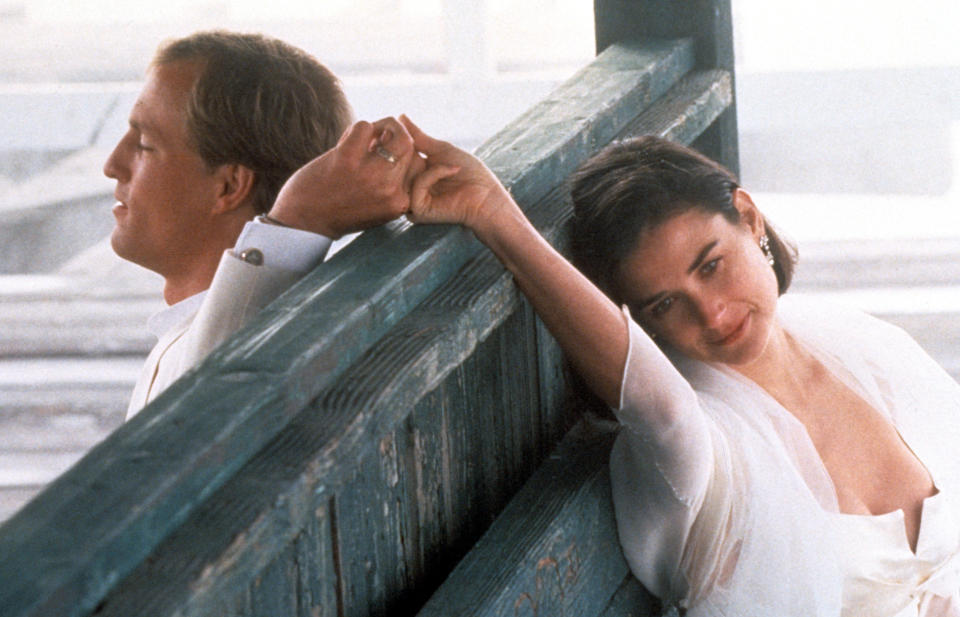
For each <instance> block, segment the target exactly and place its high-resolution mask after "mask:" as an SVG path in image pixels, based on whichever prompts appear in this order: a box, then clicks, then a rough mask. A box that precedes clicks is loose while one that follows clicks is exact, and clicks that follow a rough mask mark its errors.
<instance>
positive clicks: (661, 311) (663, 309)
mask: <svg viewBox="0 0 960 617" xmlns="http://www.w3.org/2000/svg"><path fill="white" fill-rule="evenodd" d="M672 305H673V298H664V299H663V300H661V301H659V302H657V303H656V304H654V305H653V308H652V309H651V310H650V312H651V313H653V314H654V316H656V317H660V316H662V315H665V314H666V313H667V311H669V310H670V307H671V306H672Z"/></svg>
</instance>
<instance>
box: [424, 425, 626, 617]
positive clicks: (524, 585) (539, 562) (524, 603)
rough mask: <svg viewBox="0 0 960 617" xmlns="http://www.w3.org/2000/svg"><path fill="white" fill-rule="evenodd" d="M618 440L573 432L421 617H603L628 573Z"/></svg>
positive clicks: (584, 431)
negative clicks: (614, 485)
mask: <svg viewBox="0 0 960 617" xmlns="http://www.w3.org/2000/svg"><path fill="white" fill-rule="evenodd" d="M613 435H614V433H613V432H612V431H607V432H595V431H592V430H589V429H588V428H585V425H580V427H579V429H578V430H574V431H572V432H571V433H570V434H569V435H568V436H567V437H566V438H565V439H564V441H563V443H561V445H560V447H559V448H558V449H557V452H556V453H554V454H553V455H551V456H550V457H549V459H548V460H547V461H546V462H545V463H544V464H543V466H542V467H541V468H540V469H538V470H537V472H536V473H535V474H534V475H533V476H532V477H531V478H530V480H529V481H528V482H527V484H526V485H525V486H524V488H523V489H522V490H521V491H520V492H519V493H518V494H517V495H516V496H515V497H514V499H513V500H512V501H511V502H510V504H509V505H508V506H507V508H506V509H505V510H504V512H503V513H502V514H501V515H500V516H499V517H498V518H497V519H496V521H495V522H494V523H493V525H491V527H490V529H489V530H488V531H487V532H486V533H485V534H484V535H483V537H482V538H481V539H480V540H479V541H478V542H477V543H476V545H475V546H474V547H473V549H472V550H471V551H470V553H468V554H467V556H466V557H465V558H464V559H463V560H461V561H460V563H459V564H458V565H457V567H456V568H455V569H454V570H453V572H452V573H451V574H450V576H449V577H448V578H447V580H446V581H445V582H444V584H443V585H442V586H441V587H440V589H438V590H437V592H436V593H435V594H434V595H433V596H432V597H431V598H430V600H429V601H428V602H427V604H426V605H424V607H423V609H422V610H421V611H420V612H419V613H418V617H439V616H441V615H442V616H444V617H453V616H464V617H466V616H468V615H469V616H471V617H486V616H489V617H493V616H499V615H531V616H536V615H551V616H557V617H562V616H566V615H569V616H571V617H574V616H575V617H583V616H584V615H591V614H594V615H595V614H599V612H600V610H599V609H602V608H603V607H605V606H607V605H608V604H609V602H610V600H611V598H612V597H613V596H614V594H615V593H616V592H617V590H618V589H619V587H620V586H621V584H622V583H623V581H624V578H625V577H626V576H627V574H628V569H627V564H626V562H625V561H624V559H623V556H622V555H621V553H620V548H619V544H618V543H617V537H616V523H615V521H614V519H613V512H612V509H611V508H610V480H609V473H608V472H607V460H608V458H609V449H610V444H611V443H612V438H613Z"/></svg>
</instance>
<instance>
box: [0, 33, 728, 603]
mask: <svg viewBox="0 0 960 617" xmlns="http://www.w3.org/2000/svg"><path fill="white" fill-rule="evenodd" d="M692 65H693V47H692V43H691V41H690V40H679V41H657V42H652V43H650V44H648V45H645V46H642V45H637V44H635V43H624V44H622V45H617V46H613V47H611V49H610V50H608V52H607V53H605V54H604V55H602V56H600V57H599V58H598V59H597V61H596V62H594V63H593V64H592V65H591V67H589V68H588V69H586V70H585V71H584V72H581V73H580V74H578V76H577V77H576V78H575V79H572V80H570V81H569V82H567V84H565V85H564V86H562V87H561V88H560V89H559V90H558V91H556V92H555V93H553V94H552V95H550V97H548V99H547V100H545V101H544V102H543V103H542V104H541V105H540V106H538V108H535V111H532V112H531V113H530V114H527V115H526V116H524V117H522V118H521V119H519V120H518V121H517V122H515V123H513V124H511V125H510V126H509V127H507V129H505V130H504V131H502V132H501V133H500V134H498V135H497V136H496V137H494V138H493V139H491V140H490V141H489V142H488V143H487V144H485V145H484V146H483V147H482V148H481V152H482V153H483V156H484V157H485V159H486V160H487V162H488V163H489V164H490V165H491V166H492V167H493V168H494V169H496V170H497V171H498V173H500V174H501V176H502V177H503V178H504V180H505V183H506V184H507V186H508V187H509V188H510V189H511V190H512V191H513V192H514V194H515V195H516V196H517V198H518V200H519V201H520V203H521V205H522V206H523V207H524V208H525V210H527V211H528V212H529V213H530V216H531V219H532V220H533V221H534V223H535V224H536V225H537V226H538V227H539V228H541V229H542V230H543V231H544V233H545V235H546V236H547V237H548V238H549V239H550V240H551V241H554V242H556V243H558V244H560V245H562V236H563V230H564V228H565V225H566V221H567V219H568V217H569V203H568V202H567V201H566V198H565V195H564V190H563V182H564V180H565V177H566V175H567V174H568V173H569V171H571V170H572V169H573V168H575V167H576V166H577V165H578V164H579V163H580V162H581V161H582V160H583V159H584V158H585V157H586V156H588V155H589V154H590V153H592V152H593V151H594V150H595V149H596V148H597V147H598V146H600V145H602V144H604V143H606V142H607V141H608V140H609V139H611V138H612V137H614V136H615V135H618V134H620V133H622V132H623V131H625V130H632V129H636V128H637V127H640V128H644V127H648V126H653V127H657V128H656V130H661V129H662V130H664V131H669V132H670V134H671V135H672V136H675V137H676V138H679V139H681V140H689V139H693V138H694V137H695V136H696V134H697V132H698V131H700V130H702V128H703V127H704V126H706V124H708V123H709V120H706V118H707V116H708V115H709V114H714V112H715V111H716V110H717V109H721V108H722V105H723V102H724V99H723V97H724V96H725V95H724V94H723V92H722V90H723V88H724V86H723V77H722V75H720V76H719V77H716V78H711V79H705V80H704V79H701V73H692V74H690V76H689V77H683V76H684V75H685V74H687V73H688V72H689V71H690V69H691V67H692ZM698 80H699V81H698ZM693 83H696V84H701V85H704V87H705V88H706V89H701V90H697V88H696V87H694V86H691V85H690V84H693ZM726 83H727V86H726V87H727V91H728V92H732V90H730V86H729V84H730V80H729V79H727V82H726ZM718 84H719V85H718ZM694 91H696V92H697V94H696V95H695V96H692V95H690V92H694ZM731 96H732V95H731ZM652 101H657V103H656V104H655V105H654V106H653V107H650V103H651V102H652ZM666 105H672V106H673V107H670V111H668V112H666V113H665V114H660V115H657V114H658V112H657V110H658V109H660V108H663V107H664V106H666ZM644 110H646V111H644ZM708 112H709V113H708ZM638 114H639V115H638ZM714 115H715V114H714ZM663 127H666V128H663ZM644 130H645V129H644ZM317 333H319V334H317ZM564 383H565V380H564V371H563V360H562V356H561V354H560V352H559V349H558V348H557V346H556V344H555V342H553V341H552V339H550V338H549V336H548V335H547V334H546V333H545V330H544V329H543V326H542V324H540V323H539V321H538V320H536V319H535V318H534V316H533V313H532V311H531V309H530V307H529V306H528V305H527V304H526V303H525V302H524V301H523V300H522V299H521V298H520V297H519V294H518V293H517V291H516V289H515V288H514V286H513V283H512V279H511V277H510V276H509V275H508V274H506V273H505V271H504V270H503V268H502V267H500V266H499V264H497V263H496V261H495V260H494V259H493V258H492V256H490V255H489V254H488V253H487V252H486V251H483V250H481V249H480V247H479V245H478V244H477V243H476V242H475V241H474V240H473V239H472V238H471V237H470V235H469V234H467V233H465V232H463V231H461V230H458V229H455V228H446V227H430V228H426V227H415V228H411V227H410V226H409V225H391V226H388V227H385V228H383V229H379V230H375V231H373V232H372V233H367V234H364V235H363V236H362V237H361V238H360V239H359V240H358V241H357V242H356V243H355V244H353V245H351V246H350V247H348V248H347V249H346V250H344V251H342V252H341V253H340V254H338V255H337V256H336V257H335V258H334V259H333V260H332V262H331V263H330V264H328V265H327V266H325V267H324V268H321V269H318V271H317V272H315V273H313V274H311V275H310V276H309V277H307V279H305V280H304V281H303V282H301V283H300V284H298V285H297V286H296V287H295V288H294V289H292V290H290V291H289V292H288V293H287V294H285V295H284V296H283V297H282V298H281V299H280V300H278V302H277V303H275V304H273V305H272V306H271V307H269V308H268V309H267V310H266V311H265V312H264V313H263V314H262V316H261V317H260V318H259V319H258V320H257V321H256V322H255V323H254V324H251V326H250V327H248V328H247V329H245V330H244V331H243V332H241V333H239V334H238V335H237V336H235V337H233V338H232V339H231V340H230V341H229V342H228V343H227V344H225V345H224V346H223V347H222V348H220V349H219V350H218V351H217V352H215V353H214V354H213V355H212V356H211V357H210V358H209V359H208V361H206V362H204V364H203V365H202V366H201V367H199V368H198V369H196V370H195V371H192V372H191V373H190V374H189V375H187V376H186V377H185V378H184V379H182V380H180V381H179V382H177V384H175V385H174V386H173V387H171V388H170V390H168V391H167V392H166V393H164V395H162V396H161V397H160V398H158V399H157V401H155V403H154V404H153V405H151V406H150V408H148V409H147V410H145V411H144V412H143V413H141V414H140V415H139V416H137V418H136V419H134V421H132V422H131V423H129V424H127V425H125V426H124V427H122V428H121V429H120V430H119V431H117V433H115V434H114V435H113V436H111V438H109V439H108V440H107V441H106V442H104V443H103V444H101V445H100V446H99V447H98V448H96V449H95V450H94V451H93V452H91V454H90V455H88V456H87V457H85V458H84V460H83V461H81V462H80V463H79V464H78V465H77V466H76V467H75V468H74V469H73V470H71V471H70V472H68V473H67V474H65V475H64V476H63V477H62V478H60V479H59V480H58V481H57V482H55V483H54V484H53V485H52V486H51V487H50V488H48V490H47V491H45V492H44V493H43V494H42V495H41V496H40V497H39V498H38V499H37V500H35V501H34V502H33V503H31V504H30V505H28V507H27V508H25V509H24V510H23V511H21V513H20V514H18V515H17V516H15V517H14V518H13V519H11V520H9V521H7V523H6V524H5V525H4V526H3V527H0V578H2V580H3V581H4V585H3V592H2V594H0V613H2V614H3V615H4V616H5V617H6V616H9V617H27V616H29V615H45V616H46V615H49V616H51V617H67V616H81V615H88V614H91V611H93V610H94V609H95V608H96V614H97V615H100V616H103V617H106V616H107V615H131V614H150V615H156V616H158V617H162V616H164V615H183V616H189V615H220V614H223V615H226V614H230V615H245V616H246V615H251V616H252V615H267V614H296V615H304V616H306V615H310V616H311V617H312V616H313V615H336V616H337V617H346V616H352V615H357V616H367V615H386V614H395V613H396V614H409V613H408V611H409V609H410V607H413V606H417V605H419V604H421V603H422V602H424V601H425V600H426V599H427V598H428V597H429V595H430V593H431V592H432V591H433V590H434V588H436V587H437V586H438V585H439V584H440V583H441V581H442V580H443V578H444V577H445V576H446V573H447V572H449V571H450V569H451V568H452V567H453V566H454V564H455V563H456V562H457V561H458V560H459V559H460V558H461V557H462V556H463V555H464V554H465V553H467V552H468V550H469V549H470V547H471V546H472V545H473V543H474V541H475V540H476V539H477V538H478V537H479V536H480V534H481V533H483V531H484V530H485V529H486V528H487V526H488V525H489V523H490V522H491V521H493V520H494V519H495V518H496V517H497V515H498V513H499V512H500V511H501V509H502V508H503V507H504V506H505V505H506V504H507V502H508V501H509V500H510V497H511V495H512V494H513V493H514V492H515V491H516V490H517V489H518V488H519V487H520V486H521V485H522V484H523V483H524V481H525V479H526V478H527V477H528V476H529V474H530V473H531V472H533V470H534V469H535V468H536V467H537V466H538V465H539V464H540V462H541V459H542V458H543V456H544V454H545V453H546V452H547V451H548V449H549V448H550V447H551V445H552V444H553V443H554V442H555V440H556V439H558V438H559V436H560V435H561V433H562V431H563V430H564V429H565V428H566V426H567V425H568V422H569V420H568V413H567V411H566V410H565V409H564V408H563V404H562V400H563V395H562V392H563V388H564V387H565V385H564ZM198 409H202V410H203V413H197V410H198ZM571 477H572V476H571ZM583 481H584V482H585V484H584V485H583V487H581V489H578V490H581V491H583V494H584V495H599V494H602V493H603V491H604V490H605V489H604V488H603V487H604V479H603V474H599V475H597V474H594V475H592V476H589V478H586V479H584V480H583ZM597 491H599V493H598V492H597ZM603 504H605V502H603V501H602V500H600V499H596V500H592V499H587V501H584V502H583V503H582V506H583V508H585V509H583V513H584V514H585V515H589V516H588V517H587V518H580V519H576V520H577V521H580V523H582V524H583V525H584V528H583V529H579V528H576V526H573V527H568V526H564V524H560V523H557V522H556V521H555V522H553V523H547V522H545V523H544V524H548V525H553V526H554V527H553V528H554V529H555V532H556V533H555V534H554V536H552V537H550V538H545V539H541V540H540V541H539V542H540V544H539V545H538V546H539V548H538V549H537V551H535V552H536V553H537V561H536V562H535V563H534V565H533V567H532V569H530V570H529V572H532V574H529V573H528V575H529V576H533V579H531V580H529V581H527V583H529V584H527V583H525V587H524V588H523V589H522V590H520V591H519V592H518V593H519V594H520V595H518V596H514V597H511V599H510V602H513V601H514V600H516V599H517V598H520V597H524V598H527V599H528V600H529V601H526V600H525V602H526V604H524V606H531V607H533V606H536V607H537V610H539V611H540V614H542V615H545V614H551V615H553V614H564V613H560V612H554V611H553V609H552V608H549V609H548V608H546V607H552V606H554V604H557V602H558V601H559V604H558V606H563V607H567V606H581V604H582V602H581V599H580V598H581V597H582V598H587V596H583V595H582V593H583V592H582V588H583V586H584V585H585V581H586V580H588V579H590V580H592V579H591V578H590V577H594V576H596V575H602V576H604V577H606V579H609V578H611V577H612V578H616V576H615V575H614V574H613V573H612V572H613V570H616V567H613V566H610V567H611V568H613V570H611V571H610V572H608V571H607V570H609V569H610V568H607V569H604V568H599V569H595V568H593V567H591V566H589V565H587V564H592V560H593V558H594V557H593V553H591V552H589V551H593V550H595V548H596V547H602V546H606V545H605V544H604V542H607V541H608V540H609V538H606V537H605V536H603V535H602V534H601V540H602V541H601V542H586V541H584V540H583V539H582V537H581V535H578V534H582V533H584V530H587V531H589V530H590V529H593V528H591V527H590V525H594V524H595V523H593V522H591V521H592V519H596V520H599V521H602V520H606V519H604V517H605V516H607V517H608V516H609V508H608V507H607V508H606V509H605V508H604V507H603ZM528 507H530V508H535V506H534V505H533V504H528ZM591 508H592V510H591ZM543 514H548V513H543ZM499 520H500V519H498V523H499ZM543 520H545V521H546V520H547V519H543ZM604 524H605V523H604ZM601 531H602V530H601ZM76 537H83V538H84V541H83V542H75V541H73V539H74V538H76ZM594 545H596V546H594ZM606 550H608V551H609V550H611V549H609V547H607V549H606ZM584 551H587V552H584ZM54 566H55V567H54ZM617 567H619V566H617ZM477 576H482V575H481V574H478V575H477ZM617 576H620V579H619V580H622V579H623V577H622V575H617ZM606 579H605V580H606ZM119 581H122V583H121V584H119V585H117V583H118V582H119ZM608 586H609V585H608ZM604 588H606V587H604ZM523 594H526V595H525V596H524V595H523ZM589 597H590V598H594V596H589ZM432 602H433V601H432V600H431V603H432ZM571 602H572V603H574V604H570V603H571ZM504 606H506V605H504ZM564 610H566V609H564ZM504 614H508V613H504ZM569 614H574V613H569ZM583 614H587V613H583Z"/></svg>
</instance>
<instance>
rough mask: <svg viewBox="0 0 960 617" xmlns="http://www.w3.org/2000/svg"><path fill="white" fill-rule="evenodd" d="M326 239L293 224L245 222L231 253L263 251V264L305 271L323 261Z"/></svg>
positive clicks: (327, 243) (328, 247)
mask: <svg viewBox="0 0 960 617" xmlns="http://www.w3.org/2000/svg"><path fill="white" fill-rule="evenodd" d="M330 243H331V241H330V238H328V237H326V236H324V235H321V234H315V233H312V232H309V231H303V230H302V229H294V228H293V227H282V226H280V225H270V224H268V223H261V222H260V221H258V220H256V219H254V220H252V221H248V222H247V224H246V225H244V227H243V231H241V232H240V237H239V238H237V244H236V245H235V246H234V247H233V252H234V254H235V255H239V254H240V253H242V252H243V251H245V250H248V249H259V250H260V252H261V253H263V263H264V265H267V266H270V267H272V268H280V269H283V270H290V271H294V272H307V271H309V270H312V269H313V268H314V267H315V266H316V265H317V264H319V263H320V262H321V261H323V258H324V257H325V256H326V254H327V251H328V250H329V249H330Z"/></svg>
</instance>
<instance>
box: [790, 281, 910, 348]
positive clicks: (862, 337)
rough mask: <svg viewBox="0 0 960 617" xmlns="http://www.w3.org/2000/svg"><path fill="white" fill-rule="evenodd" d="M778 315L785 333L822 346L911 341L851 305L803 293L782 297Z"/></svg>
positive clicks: (895, 329)
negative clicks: (811, 340) (810, 340)
mask: <svg viewBox="0 0 960 617" xmlns="http://www.w3.org/2000/svg"><path fill="white" fill-rule="evenodd" d="M777 313H778V316H779V318H780V320H781V323H782V324H783V326H784V327H785V328H786V329H787V331H788V332H790V333H792V334H794V335H798V336H800V337H801V338H804V339H813V340H814V341H819V342H821V343H829V344H833V345H840V346H842V345H844V344H846V343H852V342H858V341H862V342H867V343H882V342H883V341H897V342H904V341H905V340H910V337H909V335H907V334H906V332H904V331H903V330H902V329H901V328H900V327H898V326H896V325H894V324H892V323H890V322H887V321H884V320H883V319H880V318H878V317H875V316H873V315H870V314H868V313H866V312H864V311H863V310H861V309H859V308H856V307H855V306H853V305H852V304H851V303H847V302H842V301H837V300H835V299H830V298H824V297H822V296H818V295H817V296H815V295H810V294H804V293H790V294H785V295H784V296H782V297H781V298H780V300H779V303H778V305H777Z"/></svg>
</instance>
